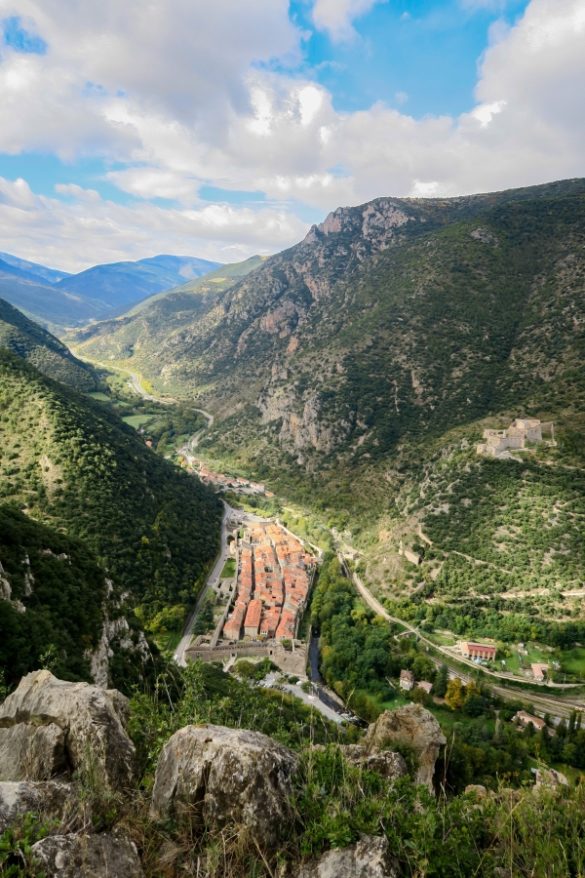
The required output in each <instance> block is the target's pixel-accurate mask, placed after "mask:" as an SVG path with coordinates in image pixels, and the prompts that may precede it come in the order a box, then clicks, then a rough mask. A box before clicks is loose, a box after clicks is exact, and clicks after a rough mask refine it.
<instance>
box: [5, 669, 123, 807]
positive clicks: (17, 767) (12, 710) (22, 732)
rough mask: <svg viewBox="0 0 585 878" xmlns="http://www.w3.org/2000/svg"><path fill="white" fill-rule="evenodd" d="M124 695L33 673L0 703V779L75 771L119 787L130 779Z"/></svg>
mask: <svg viewBox="0 0 585 878" xmlns="http://www.w3.org/2000/svg"><path fill="white" fill-rule="evenodd" d="M125 711H126V699H124V697H123V696H122V695H120V693H119V692H115V693H112V692H111V691H107V690H105V689H102V688H100V687H99V686H93V685H90V684H89V683H68V682H65V681H63V680H58V679H57V678H56V677H54V676H53V675H52V674H51V673H50V671H33V672H32V673H30V674H27V675H26V676H25V677H23V678H22V680H21V681H20V683H19V685H18V688H17V689H16V690H15V691H14V692H13V693H12V695H9V696H8V698H7V699H6V700H5V701H4V703H3V704H2V705H1V706H0V781H2V780H14V781H16V780H41V779H49V778H51V777H56V776H61V775H63V776H70V775H72V774H73V773H74V772H78V773H79V774H80V775H81V776H82V777H83V776H91V777H92V779H93V782H94V783H95V784H96V785H102V786H104V787H109V788H110V789H112V790H116V791H122V790H124V789H126V788H127V787H129V786H130V785H131V783H132V780H133V777H134V745H133V744H132V742H131V740H130V738H129V737H128V735H127V734H126V730H125V728H124V723H125Z"/></svg>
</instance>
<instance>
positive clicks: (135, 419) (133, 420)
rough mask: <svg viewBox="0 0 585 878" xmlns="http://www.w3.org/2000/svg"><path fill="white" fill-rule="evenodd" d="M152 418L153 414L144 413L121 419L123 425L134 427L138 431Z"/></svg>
mask: <svg viewBox="0 0 585 878" xmlns="http://www.w3.org/2000/svg"><path fill="white" fill-rule="evenodd" d="M152 418H153V414H152V413H149V412H146V413H145V414H142V415H127V416H126V417H125V418H122V420H123V421H124V423H125V424H128V426H130V427H134V429H135V430H138V429H139V428H140V427H143V426H144V425H145V424H148V422H149V421H151V420H152Z"/></svg>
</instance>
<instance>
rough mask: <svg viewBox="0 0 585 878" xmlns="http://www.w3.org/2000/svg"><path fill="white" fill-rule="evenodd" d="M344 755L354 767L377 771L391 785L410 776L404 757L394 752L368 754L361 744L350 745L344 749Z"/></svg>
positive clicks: (385, 751)
mask: <svg viewBox="0 0 585 878" xmlns="http://www.w3.org/2000/svg"><path fill="white" fill-rule="evenodd" d="M343 755H344V756H345V758H346V759H347V761H348V762H351V764H352V765H359V766H361V767H362V768H366V769H368V770H369V771H375V772H376V773H377V774H379V775H380V776H381V777H383V778H385V779H386V780H387V781H389V782H390V783H392V782H393V781H395V780H398V778H400V777H406V775H407V774H408V768H407V765H406V761H405V759H404V756H402V754H400V753H394V752H393V751H392V750H381V751H380V752H378V753H368V751H367V750H366V749H365V748H364V747H361V746H360V745H359V744H350V745H348V746H347V747H344V748H343Z"/></svg>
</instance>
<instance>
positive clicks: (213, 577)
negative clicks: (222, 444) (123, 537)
mask: <svg viewBox="0 0 585 878" xmlns="http://www.w3.org/2000/svg"><path fill="white" fill-rule="evenodd" d="M224 507H225V508H224V513H223V519H222V522H221V547H220V550H219V555H218V556H217V560H216V562H215V564H214V565H213V568H212V570H211V572H210V574H209V576H208V577H207V580H206V582H205V585H204V586H203V588H202V590H201V593H200V595H199V597H198V598H197V603H196V604H195V608H194V610H193V612H192V613H191V615H190V616H189V618H188V619H187V624H186V625H185V630H184V631H183V636H182V637H181V640H180V643H179V645H178V646H177V648H176V650H175V653H174V655H173V658H174V660H175V661H176V663H177V664H178V665H180V666H181V667H182V668H184V667H185V666H186V664H187V662H186V661H185V652H186V650H187V648H188V647H189V644H190V643H191V639H192V637H193V626H194V625H195V619H196V618H197V613H199V611H200V610H201V607H202V606H203V603H204V601H205V598H206V596H207V593H208V591H209V589H210V588H211V586H212V585H215V583H216V582H218V580H219V577H220V574H221V571H222V570H223V567H224V564H225V562H226V560H227V557H228V547H227V523H228V519H229V518H230V517H231V515H232V513H234V512H236V510H234V509H232V507H231V506H229V505H228V504H227V503H225V502H224Z"/></svg>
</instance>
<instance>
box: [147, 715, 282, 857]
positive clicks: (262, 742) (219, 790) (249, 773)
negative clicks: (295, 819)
mask: <svg viewBox="0 0 585 878" xmlns="http://www.w3.org/2000/svg"><path fill="white" fill-rule="evenodd" d="M296 769H297V758H296V756H295V755H294V754H293V753H292V752H291V751H290V750H288V749H287V748H286V747H282V746H281V745H279V744H277V743H276V742H275V741H273V740H272V739H271V738H268V737H267V736H266V735H262V734H260V733H259V732H249V731H245V730H241V729H228V728H224V727H222V726H213V725H205V726H186V727H185V728H183V729H180V730H179V731H178V732H176V733H175V734H174V735H173V736H172V738H171V739H170V740H169V741H168V742H167V744H166V745H165V747H164V749H163V751H162V754H161V757H160V759H159V763H158V766H157V770H156V777H155V783H154V789H153V794H152V806H151V817H152V818H153V819H155V820H165V819H167V818H169V817H171V816H175V817H180V816H181V815H183V816H187V815H188V819H189V820H190V821H191V824H192V826H193V829H194V830H195V831H199V830H202V829H203V828H205V827H207V828H209V827H215V828H217V827H221V826H224V825H226V824H235V825H237V826H239V827H240V829H241V828H244V830H248V831H249V832H250V833H253V835H254V837H255V839H256V840H257V842H258V843H259V844H260V845H262V846H265V847H267V846H269V845H271V844H274V843H275V842H276V841H277V839H278V837H279V836H280V834H281V831H282V829H283V828H284V827H286V826H287V824H288V823H289V822H290V820H291V818H292V812H291V807H290V804H289V796H290V793H291V787H292V784H291V780H292V775H293V774H294V772H295V771H296Z"/></svg>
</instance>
